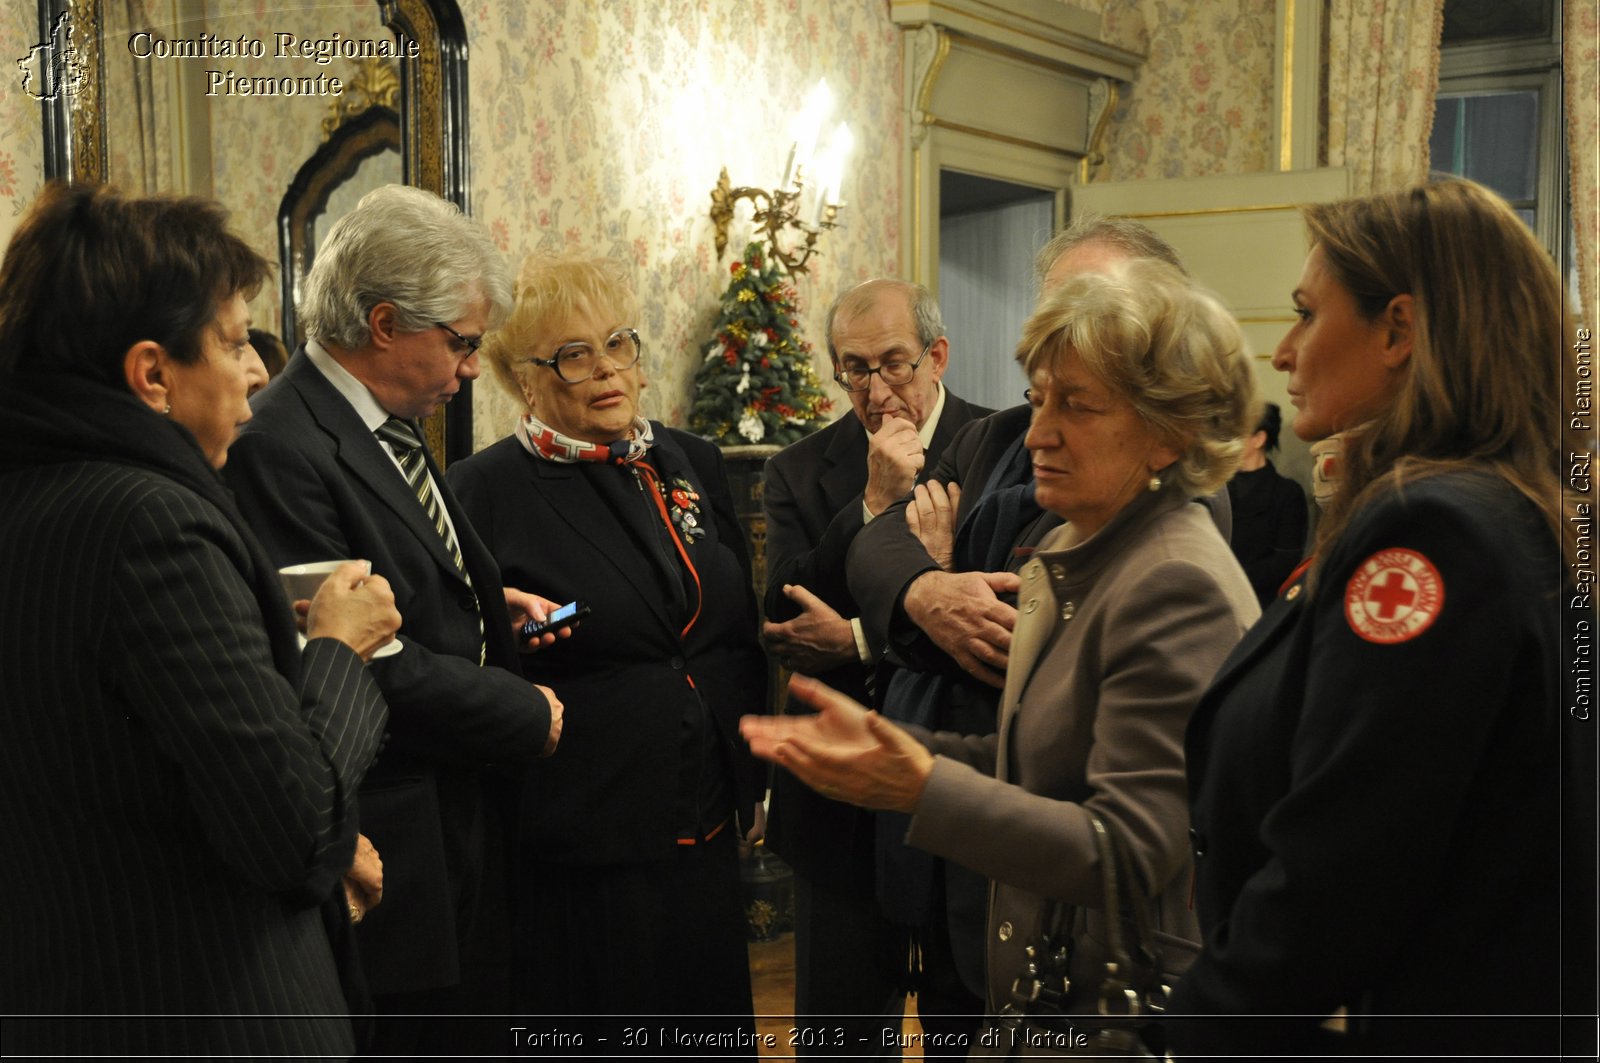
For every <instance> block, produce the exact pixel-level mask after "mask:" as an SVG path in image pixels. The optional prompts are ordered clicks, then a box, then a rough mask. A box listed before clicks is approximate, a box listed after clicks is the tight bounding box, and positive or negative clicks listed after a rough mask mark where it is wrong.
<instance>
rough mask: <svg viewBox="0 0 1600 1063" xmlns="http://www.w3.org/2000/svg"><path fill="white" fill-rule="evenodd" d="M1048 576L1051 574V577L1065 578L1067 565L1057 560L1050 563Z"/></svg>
mask: <svg viewBox="0 0 1600 1063" xmlns="http://www.w3.org/2000/svg"><path fill="white" fill-rule="evenodd" d="M1050 576H1051V578H1052V579H1066V578H1067V566H1066V565H1063V564H1061V563H1059V562H1057V563H1056V564H1054V565H1051V566H1050Z"/></svg>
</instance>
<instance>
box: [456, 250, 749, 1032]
mask: <svg viewBox="0 0 1600 1063" xmlns="http://www.w3.org/2000/svg"><path fill="white" fill-rule="evenodd" d="M635 313H636V305H635V301H634V297H633V294H632V292H631V291H630V290H629V288H628V285H627V282H626V280H625V279H624V277H623V274H622V273H621V270H620V268H619V267H617V266H616V265H614V264H612V263H608V262H604V261H597V260H596V261H589V260H572V259H569V260H556V259H547V258H535V259H532V260H530V261H529V262H527V263H526V264H524V266H523V269H522V273H521V275H520V276H519V278H518V280H517V291H516V306H515V309H514V310H513V311H512V314H511V318H510V319H509V320H508V321H507V323H506V325H505V326H504V327H503V328H501V329H499V330H498V331H496V332H493V333H491V334H490V335H489V337H488V338H487V340H486V341H485V343H484V347H483V350H484V354H485V356H486V357H487V359H488V361H489V364H490V365H491V366H492V367H493V368H494V371H495V374H496V376H497V377H498V379H499V381H500V383H501V384H503V385H504V386H505V387H506V388H507V389H508V390H509V391H510V392H511V393H512V394H514V395H516V396H517V397H518V399H519V400H520V401H521V402H522V403H523V404H524V406H525V408H526V412H525V413H524V414H523V415H522V416H521V417H520V418H519V419H518V421H517V423H516V426H515V430H514V432H513V434H512V435H511V436H509V437H507V438H506V439H503V440H501V441H500V442H499V443H496V444H495V445H494V446H492V447H490V448H488V449H487V450H485V451H483V452H482V453H481V454H477V455H474V456H473V457H471V458H468V459H466V460H465V461H462V462H458V463H457V464H456V465H454V466H453V467H452V468H451V470H450V475H449V478H450V485H451V487H453V488H454V489H455V491H456V494H457V496H458V497H459V498H460V499H461V503H462V506H463V507H464V508H465V509H466V511H467V513H468V514H469V515H470V517H471V519H472V523H473V526H474V527H475V528H476V529H477V531H478V533H479V534H480V535H481V536H482V537H483V540H484V542H485V543H486V544H487V545H488V546H489V548H490V549H491V550H492V551H493V553H494V555H495V559H496V560H497V561H498V562H499V563H500V568H501V570H502V572H504V574H505V578H506V580H507V582H509V583H512V584H516V585H519V586H530V587H538V588H540V590H541V592H542V593H543V594H545V595H547V596H549V597H551V598H553V599H555V600H556V601H560V602H566V601H572V600H577V601H581V602H583V603H584V604H586V605H587V606H588V607H589V609H590V612H589V613H588V615H587V616H586V617H585V618H584V619H583V620H582V621H581V622H580V623H579V624H578V625H577V626H576V628H574V629H572V631H571V636H570V638H564V639H561V640H559V641H557V642H556V643H555V644H554V645H552V646H549V647H547V648H546V649H544V650H543V651H542V652H541V653H539V654H538V656H537V657H534V658H531V659H530V661H529V665H528V667H529V668H530V669H531V670H532V672H533V673H534V674H535V675H536V676H537V677H538V679H539V681H540V682H541V683H547V684H549V685H551V686H554V687H559V688H560V689H561V691H562V698H563V700H565V701H566V703H567V704H568V705H570V706H571V707H572V709H571V712H570V713H569V714H568V718H567V720H566V727H565V731H564V732H563V736H562V742H561V751H560V753H559V754H558V755H557V756H555V757H553V758H551V759H550V760H549V761H548V762H546V763H543V764H540V765H539V766H538V767H536V768H534V769H532V770H530V771H529V773H528V775H527V778H526V781H525V785H524V792H523V797H522V807H521V812H520V817H519V825H518V827H517V834H518V836H519V837H518V842H517V846H518V851H517V866H518V869H519V875H518V878H517V881H516V884H515V885H514V891H515V896H514V905H515V906H516V909H517V910H516V911H515V913H514V915H513V922H514V930H513V947H514V953H513V968H514V972H513V977H514V979H515V992H516V993H517V996H518V999H517V1003H518V1005H519V1006H521V1007H525V1008H531V1009H536V1010H538V1011H541V1012H554V1013H610V1014H635V1015H643V1014H664V1013H671V1014H697V1013H698V1014H716V1015H730V1016H744V1017H745V1020H744V1023H745V1025H747V1026H748V1025H750V1023H751V1020H750V1019H749V1018H748V1017H749V1016H750V1014H751V996H750V982H749V971H748V961H747V959H746V946H745V942H744V922H743V919H744V917H743V906H742V903H741V901H740V898H739V882H738V864H737V859H736V852H735V841H736V839H737V838H738V837H739V836H740V835H741V833H749V832H751V831H753V830H754V829H755V825H756V822H757V807H758V802H759V801H760V798H761V796H762V795H761V789H762V780H763V775H764V773H763V772H762V770H761V769H760V768H759V767H758V766H757V764H756V763H755V761H754V760H753V759H752V758H751V757H750V755H749V752H748V751H747V750H746V749H745V748H744V745H743V743H741V742H737V741H736V739H737V727H738V719H739V715H740V713H743V712H749V711H752V710H755V709H757V708H758V707H759V706H760V705H761V704H762V703H763V701H764V698H765V684H766V666H765V662H764V658H763V657H762V654H761V650H760V647H759V646H758V644H757V642H756V606H755V597H754V592H753V591H752V589H751V583H750V567H749V563H748V561H747V559H746V556H745V550H744V540H743V537H742V535H741V532H740V529H739V525H738V523H737V521H736V520H735V517H734V511H733V503H732V498H731V495H730V492H729V489H728V484H727V479H726V476H725V474H724V472H723V467H722V457H721V453H720V452H719V451H718V450H717V448H716V447H714V446H712V445H710V444H709V443H706V442H705V441H703V440H701V439H699V438H697V437H695V436H691V435H689V434H688V433H685V432H681V431H678V430H677V429H672V428H666V427H664V426H662V425H661V424H660V423H659V422H655V421H647V420H645V419H644V418H643V417H642V416H640V414H639V394H640V391H641V390H642V389H643V387H644V383H645V382H644V365H643V363H642V362H641V360H640V359H641V340H640V337H639V334H638V332H637V331H636V330H635V329H634V327H633V324H634V321H635V320H636V318H635Z"/></svg>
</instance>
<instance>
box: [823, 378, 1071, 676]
mask: <svg viewBox="0 0 1600 1063" xmlns="http://www.w3.org/2000/svg"><path fill="white" fill-rule="evenodd" d="M1030 416H1031V411H1030V409H1029V407H1027V406H1013V407H1011V408H1009V409H1005V410H1001V411H1000V412H999V413H993V414H990V415H989V416H987V417H983V418H982V419H980V420H975V421H972V422H971V423H969V424H968V425H966V426H965V427H964V428H963V429H962V430H961V432H960V433H959V434H958V435H957V436H956V437H955V439H953V440H952V441H951V443H950V446H949V447H947V448H946V449H945V450H944V452H943V455H942V456H941V457H940V459H939V461H938V463H937V464H936V465H935V466H934V468H933V471H932V472H931V473H930V474H929V475H928V476H927V479H929V480H938V481H940V482H942V483H945V484H949V483H958V484H960V485H961V492H962V493H961V502H960V505H959V506H958V507H957V509H956V516H955V520H956V525H957V526H958V527H959V526H960V523H961V521H962V520H964V519H965V518H966V516H967V514H968V513H970V512H971V510H972V507H973V506H975V505H977V503H978V500H979V498H980V497H981V494H982V488H983V485H984V484H985V483H987V482H988V479H989V477H990V475H991V474H992V473H993V472H994V469H995V466H996V464H997V463H998V462H999V461H1000V459H1001V458H1002V457H1003V456H1004V455H1005V453H1006V451H1007V450H1008V449H1009V448H1010V446H1011V445H1012V444H1013V443H1014V442H1016V440H1017V439H1018V437H1020V436H1021V435H1022V434H1023V433H1025V432H1026V431H1027V430H1028V419H1029V417H1030ZM905 513H906V500H905V499H902V500H900V501H899V502H896V503H895V504H894V505H892V506H890V507H889V508H888V509H886V510H884V511H883V512H882V513H881V514H879V515H878V518H877V519H876V520H874V521H873V522H872V523H871V524H869V525H867V526H866V528H865V529H864V530H863V531H862V533H861V535H860V536H858V537H857V538H856V540H855V542H854V543H853V544H852V545H851V549H850V554H849V558H848V561H847V573H848V577H849V580H848V582H849V585H850V591H851V594H852V595H853V596H854V600H855V601H856V602H858V603H859V606H860V609H861V614H860V615H861V626H862V628H863V629H864V630H865V632H866V635H867V641H868V642H869V643H870V644H871V645H872V647H873V648H874V649H875V650H878V651H880V652H881V651H883V650H886V649H888V648H889V647H890V644H891V635H892V634H894V633H896V632H900V633H901V634H902V635H903V636H904V637H902V638H900V639H899V640H897V641H898V642H899V646H898V647H897V649H898V650H899V651H901V652H902V655H903V656H906V657H908V660H907V661H906V663H914V664H916V665H917V666H919V667H924V668H927V669H929V670H939V668H940V667H941V663H940V662H941V659H942V658H943V657H944V654H943V653H942V652H941V651H940V650H939V649H938V648H937V647H935V646H934V645H933V644H932V643H931V642H930V641H928V640H927V639H926V638H921V639H920V641H914V636H915V635H916V634H917V633H916V632H915V631H914V629H913V630H911V631H904V630H903V629H904V628H905V627H906V622H905V620H904V618H903V615H899V609H900V599H901V597H902V596H904V594H905V591H906V587H908V586H910V584H911V581H912V580H914V579H916V578H917V577H918V576H920V575H922V574H923V573H924V572H927V571H929V570H931V569H934V568H937V567H938V566H937V565H935V564H934V562H933V559H932V558H931V557H929V556H928V552H927V551H926V550H925V549H923V547H922V542H921V541H920V540H919V539H918V538H917V537H916V536H915V535H913V534H912V533H911V529H910V528H909V527H907V526H906V515H905ZM1059 523H1060V518H1059V517H1050V516H1047V517H1046V518H1045V524H1046V528H1045V529H1036V530H1047V528H1048V527H1053V526H1054V525H1056V524H1059ZM1036 538H1037V536H1036ZM952 668H953V666H952ZM954 677H960V673H959V671H957V672H955V673H954ZM991 689H992V688H991ZM995 696H996V697H997V696H998V692H997V693H996V695H995Z"/></svg>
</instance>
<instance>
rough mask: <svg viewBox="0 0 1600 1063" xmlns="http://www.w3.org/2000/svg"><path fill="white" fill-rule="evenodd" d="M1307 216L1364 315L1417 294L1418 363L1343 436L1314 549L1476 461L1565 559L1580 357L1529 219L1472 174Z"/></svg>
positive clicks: (1570, 550) (1569, 549) (1317, 209)
mask: <svg viewBox="0 0 1600 1063" xmlns="http://www.w3.org/2000/svg"><path fill="white" fill-rule="evenodd" d="M1304 213H1305V218H1306V225H1307V227H1308V228H1309V230H1310V233H1311V240H1312V243H1313V244H1314V245H1317V246H1320V247H1321V248H1322V255H1323V259H1324V261H1326V262H1327V264H1328V266H1329V268H1330V270H1331V271H1332V273H1333V275H1334V277H1335V278H1336V279H1337V280H1338V281H1339V283H1340V284H1342V285H1344V287H1345V288H1347V289H1348V290H1349V291H1350V293H1351V294H1352V295H1353V296H1354V297H1355V300H1356V305H1357V307H1358V308H1359V310H1360V312H1361V314H1362V315H1363V316H1364V317H1366V318H1367V319H1368V320H1376V319H1377V318H1378V317H1379V315H1381V314H1382V313H1383V312H1384V310H1385V308H1387V307H1388V305H1389V303H1390V301H1391V300H1392V299H1393V298H1394V297H1395V296H1397V295H1402V294H1409V295H1410V296H1411V297H1412V299H1413V301H1414V315H1413V317H1414V323H1413V330H1412V338H1413V344H1412V351H1411V357H1410V360H1409V362H1408V363H1407V367H1406V369H1405V371H1404V372H1403V373H1402V374H1401V376H1400V381H1399V386H1398V387H1397V388H1395V389H1394V391H1393V392H1391V393H1390V394H1389V395H1388V396H1386V401H1385V404H1384V406H1383V407H1382V408H1381V409H1380V410H1379V411H1378V413H1377V415H1376V416H1375V417H1374V418H1373V419H1372V420H1371V421H1370V422H1369V423H1368V424H1367V425H1366V426H1364V427H1363V429H1362V430H1361V431H1359V432H1358V433H1352V436H1351V438H1350V439H1349V441H1348V442H1347V443H1346V446H1345V452H1344V471H1343V482H1342V483H1341V484H1340V487H1339V490H1338V491H1337V493H1336V494H1335V495H1334V497H1333V499H1332V500H1331V501H1330V503H1329V505H1328V507H1327V508H1326V510H1325V511H1324V513H1323V517H1322V520H1321V522H1320V524H1319V525H1318V528H1317V537H1316V547H1317V550H1316V552H1317V556H1318V557H1323V556H1326V552H1327V551H1326V547H1327V545H1328V544H1329V543H1331V542H1332V541H1333V540H1334V539H1336V538H1337V537H1338V535H1339V534H1340V532H1342V531H1343V530H1344V529H1345V528H1346V527H1347V526H1348V524H1349V522H1350V519H1351V518H1352V516H1353V515H1354V514H1355V513H1356V512H1357V511H1358V510H1360V509H1361V508H1362V507H1363V506H1365V505H1366V504H1367V503H1368V502H1369V501H1371V500H1373V499H1374V498H1376V497H1378V496H1380V495H1382V494H1385V493H1389V492H1393V491H1397V490H1400V489H1401V488H1402V487H1403V486H1404V485H1405V484H1406V483H1407V482H1410V481H1414V480H1416V479H1420V478H1422V477H1424V476H1431V475H1436V474H1438V473H1442V472H1452V471H1459V470H1465V469H1477V470H1484V471H1489V472H1492V473H1494V474H1496V475H1498V476H1499V477H1500V478H1502V479H1503V480H1505V481H1506V482H1507V483H1509V484H1510V485H1511V486H1512V487H1514V488H1515V489H1516V490H1517V491H1519V492H1521V493H1522V494H1523V495H1525V496H1526V497H1527V498H1529V499H1530V500H1531V501H1532V502H1533V503H1534V504H1535V505H1536V506H1538V507H1539V510H1540V512H1541V513H1543V514H1544V517H1545V519H1546V521H1547V522H1548V523H1549V525H1550V529H1551V533H1552V534H1554V535H1555V536H1556V537H1557V539H1558V540H1559V541H1561V542H1562V544H1563V548H1564V551H1565V552H1566V553H1567V556H1568V558H1569V559H1571V558H1572V557H1573V556H1574V552H1575V549H1576V540H1575V534H1576V531H1575V526H1574V525H1573V523H1572V522H1571V521H1569V520H1567V519H1566V517H1567V516H1568V515H1569V512H1568V511H1569V509H1574V510H1575V506H1576V502H1575V501H1573V502H1572V503H1571V506H1569V507H1564V505H1563V500H1562V487H1561V477H1562V471H1563V467H1564V461H1565V460H1566V453H1567V448H1566V446H1565V444H1566V442H1567V439H1566V436H1567V435H1568V433H1569V432H1570V429H1569V428H1568V426H1567V419H1566V417H1565V416H1562V411H1563V410H1565V408H1566V405H1567V404H1566V403H1565V402H1564V401H1563V398H1562V393H1561V392H1562V380H1563V377H1566V378H1567V379H1575V377H1574V376H1573V375H1572V374H1573V373H1575V371H1576V366H1575V363H1574V359H1573V351H1572V350H1571V349H1570V348H1569V347H1568V344H1567V340H1566V336H1565V333H1564V329H1565V328H1566V324H1565V322H1566V321H1567V317H1566V315H1565V314H1564V310H1565V299H1564V297H1563V295H1562V290H1561V280H1560V277H1559V276H1558V274H1557V272H1556V268H1555V264H1554V263H1553V262H1552V261H1551V259H1550V256H1549V254H1548V253H1547V252H1546V251H1545V249H1544V248H1543V247H1542V246H1541V245H1540V244H1539V242H1538V241H1537V240H1536V239H1535V238H1534V235H1533V233H1532V231H1530V230H1529V228H1528V226H1527V225H1526V223H1524V222H1523V220H1522V219H1521V218H1520V217H1518V216H1517V214H1516V213H1515V212H1514V211H1513V210H1512V209H1511V207H1510V206H1509V205H1508V204H1507V203H1506V202H1505V200H1503V199H1501V198H1500V197H1499V196H1497V195H1496V194H1495V193H1493V192H1491V191H1489V190H1488V189H1487V188H1484V187H1483V186H1482V185H1479V184H1475V183H1474V182H1471V181H1465V180H1443V181H1437V182H1432V183H1429V184H1425V185H1419V186H1417V187H1415V188H1411V189H1407V190H1405V191H1401V192H1389V193H1384V194H1382V195H1375V196H1367V197H1364V198H1360V199H1347V200H1342V201H1340V202H1336V203H1320V204H1316V205H1313V206H1309V207H1306V208H1305V211H1304ZM1572 436H1573V442H1574V444H1575V445H1578V446H1580V447H1581V446H1585V445H1586V444H1585V443H1583V442H1582V441H1580V440H1578V439H1577V436H1576V433H1572ZM1313 575H1315V572H1313Z"/></svg>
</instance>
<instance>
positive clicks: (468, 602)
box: [460, 591, 478, 613]
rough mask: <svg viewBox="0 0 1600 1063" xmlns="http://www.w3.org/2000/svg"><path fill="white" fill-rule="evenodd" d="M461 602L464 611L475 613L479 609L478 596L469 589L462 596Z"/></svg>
mask: <svg viewBox="0 0 1600 1063" xmlns="http://www.w3.org/2000/svg"><path fill="white" fill-rule="evenodd" d="M460 604H461V611H462V612H464V613H475V612H477V611H478V596H477V595H476V594H473V593H472V592H471V591H468V592H467V593H465V594H463V595H462V596H461V600H460Z"/></svg>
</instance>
